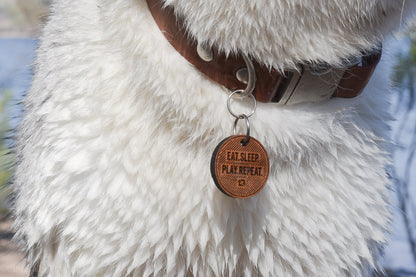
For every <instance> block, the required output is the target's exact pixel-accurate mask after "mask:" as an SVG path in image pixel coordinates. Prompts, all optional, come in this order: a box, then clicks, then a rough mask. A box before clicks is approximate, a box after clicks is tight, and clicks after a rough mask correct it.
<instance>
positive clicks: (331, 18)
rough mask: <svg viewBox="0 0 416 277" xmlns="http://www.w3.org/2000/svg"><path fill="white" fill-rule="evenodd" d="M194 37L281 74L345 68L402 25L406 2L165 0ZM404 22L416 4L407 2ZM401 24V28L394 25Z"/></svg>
mask: <svg viewBox="0 0 416 277" xmlns="http://www.w3.org/2000/svg"><path fill="white" fill-rule="evenodd" d="M162 2H164V3H165V5H169V6H172V7H174V10H175V13H176V14H177V15H179V16H181V17H183V18H184V21H185V25H186V29H187V31H188V32H189V35H190V36H191V37H193V38H195V40H196V41H198V42H206V43H207V44H208V45H209V46H212V45H214V44H215V45H216V46H217V47H218V49H219V51H220V52H223V53H225V54H231V53H234V54H236V53H239V52H241V53H246V54H247V55H248V56H250V57H252V58H253V59H255V60H257V61H259V63H261V64H265V65H266V66H269V67H274V68H276V69H278V70H279V71H283V70H286V69H295V68H296V67H297V65H298V64H299V63H303V62H311V63H320V62H326V63H328V64H331V65H338V66H340V65H342V63H343V62H344V59H346V58H350V57H356V56H359V55H360V53H361V51H362V49H368V50H370V49H372V48H373V47H375V46H376V45H377V44H378V43H379V42H380V41H381V40H382V39H383V36H384V35H386V34H387V33H389V32H390V31H391V30H392V29H393V25H396V26H397V23H398V22H400V18H401V14H402V1H399V2H400V3H398V2H397V1H380V0H366V1H363V0H343V1H327V0H319V1H310V0H229V1H223V0H212V1H203V0H193V1H189V0H162ZM403 5H404V8H403V13H404V14H403V16H402V17H403V18H406V13H407V12H409V11H411V10H412V9H411V8H410V7H407V6H412V5H413V6H415V5H416V4H415V3H414V1H405V2H404V3H403ZM393 23H395V24H393Z"/></svg>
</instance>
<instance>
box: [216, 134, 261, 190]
mask: <svg viewBox="0 0 416 277" xmlns="http://www.w3.org/2000/svg"><path fill="white" fill-rule="evenodd" d="M245 138H246V136H245V135H239V136H232V137H228V138H226V139H224V140H223V141H221V142H220V144H218V146H217V148H216V149H215V151H214V153H213V155H212V158H211V175H212V178H213V179H214V182H215V184H216V185H217V187H218V189H219V190H221V191H222V192H223V193H225V194H226V195H228V196H231V197H234V198H249V197H251V196H253V195H256V194H257V193H258V192H259V191H260V190H261V189H262V188H263V187H264V185H265V184H266V181H267V178H268V177H269V157H268V156H267V152H266V150H265V149H264V147H263V145H261V143H260V142H259V141H258V140H256V139H255V138H252V137H250V140H249V141H248V142H247V143H246V144H244V143H243V141H244V139H245Z"/></svg>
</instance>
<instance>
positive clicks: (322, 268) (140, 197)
mask: <svg viewBox="0 0 416 277" xmlns="http://www.w3.org/2000/svg"><path fill="white" fill-rule="evenodd" d="M166 4H167V5H168V4H169V5H173V6H174V7H175V11H176V12H177V13H178V14H181V15H183V16H185V18H186V23H187V27H188V30H189V33H190V35H192V36H193V37H194V38H196V39H197V40H198V41H204V42H209V43H210V44H213V43H215V44H216V45H218V47H219V48H220V49H221V50H222V51H225V52H227V53H232V52H237V51H242V52H245V53H248V54H249V55H250V56H251V57H253V58H255V59H257V60H258V61H260V62H262V63H264V64H266V65H269V66H274V67H276V68H279V69H283V68H288V67H289V68H290V67H292V68H293V67H295V65H296V64H297V63H299V62H305V61H320V62H322V61H326V62H329V63H331V64H339V63H340V62H341V61H342V59H348V58H350V57H351V56H353V55H357V53H359V51H360V50H362V49H363V48H367V49H368V48H371V47H373V45H374V44H375V43H376V42H378V41H380V40H381V39H382V38H383V37H384V36H385V35H386V34H387V33H388V32H390V31H391V30H392V28H393V25H398V24H400V22H401V18H402V17H403V18H404V17H406V16H407V14H408V13H410V11H411V10H413V8H414V7H413V6H415V4H414V3H413V2H412V1H407V2H402V0H400V1H396V0H382V1H380V0H365V1H364V0H343V1H331V0H318V1H307V0H271V1H270V0H268V1H266V0H243V1H241V0H240V1H237V0H229V1H223V0H211V1H200V0H195V1H185V0H166ZM402 4H403V5H404V6H403V5H402ZM402 11H405V12H402ZM382 69H383V65H380V66H379V69H378V70H377V72H376V74H375V75H374V76H373V78H372V80H371V81H370V84H369V85H368V87H367V88H366V90H365V91H364V93H363V94H362V95H361V96H360V97H357V98H355V99H331V100H329V101H327V102H323V103H315V104H300V105H295V106H279V105H276V104H259V105H258V110H257V112H256V114H255V116H254V117H253V119H252V124H253V136H254V137H256V138H257V139H259V140H260V141H261V142H262V143H263V144H264V146H265V148H266V149H267V151H268V154H269V157H270V162H271V170H270V177H269V180H268V182H267V184H266V187H265V188H264V189H263V191H261V192H260V193H259V194H258V195H257V196H255V197H253V198H250V199H245V200H238V199H232V198H229V197H227V196H225V195H223V194H222V193H221V192H220V191H219V190H218V189H217V188H216V187H215V185H214V183H213V181H212V179H211V176H210V171H209V164H210V158H211V154H212V152H213V150H214V149H215V147H216V145H217V144H218V143H219V142H220V141H221V140H222V139H223V138H225V137H227V136H229V135H231V127H232V122H233V118H232V117H231V116H230V115H229V113H228V111H227V108H226V99H227V94H226V93H224V89H223V88H222V87H220V86H219V85H218V84H216V83H215V82H212V81H211V80H209V79H207V78H206V77H205V76H204V75H202V74H201V73H200V72H198V71H197V70H195V69H194V67H193V66H192V65H190V64H189V63H188V62H187V61H186V60H185V59H184V58H183V57H182V56H180V54H178V53H177V52H176V51H175V50H174V49H173V48H172V47H171V46H170V44H169V42H168V41H167V40H166V39H165V37H164V36H163V34H162V33H161V32H160V30H159V29H158V27H157V26H156V24H155V22H154V20H153V18H152V16H151V14H150V13H149V11H148V7H147V4H146V2H145V1H144V0H73V1H64V0H55V1H54V3H53V5H52V7H51V16H50V19H49V21H48V23H47V24H46V26H45V28H44V31H43V33H42V35H41V37H40V42H39V49H38V52H37V60H36V64H35V74H34V79H33V84H32V87H31V89H30V91H29V92H28V94H27V96H26V98H25V100H24V107H25V114H24V117H23V120H22V122H21V124H20V126H19V128H18V136H17V142H16V152H17V158H16V172H15V178H14V189H15V208H14V213H15V216H16V229H17V239H18V240H20V241H21V242H22V245H23V246H24V248H25V250H26V253H27V258H28V263H29V265H30V266H31V267H33V266H35V265H40V271H39V275H40V276H62V277H65V276H192V275H193V276H257V275H258V276H367V275H371V273H372V271H373V269H374V268H379V264H378V262H379V261H378V260H379V257H380V252H381V247H382V245H383V244H384V243H385V242H386V235H385V233H386V230H387V229H388V225H389V220H390V212H389V209H388V203H389V200H388V198H389V186H390V184H389V180H388V178H387V176H386V172H385V170H386V167H387V166H388V165H389V163H390V159H389V156H388V153H387V151H386V145H387V143H386V140H385V138H386V136H385V134H386V130H387V128H388V126H387V120H388V119H389V115H388V113H387V112H386V111H387V110H388V81H387V80H388V77H387V76H386V75H385V74H383V70H382Z"/></svg>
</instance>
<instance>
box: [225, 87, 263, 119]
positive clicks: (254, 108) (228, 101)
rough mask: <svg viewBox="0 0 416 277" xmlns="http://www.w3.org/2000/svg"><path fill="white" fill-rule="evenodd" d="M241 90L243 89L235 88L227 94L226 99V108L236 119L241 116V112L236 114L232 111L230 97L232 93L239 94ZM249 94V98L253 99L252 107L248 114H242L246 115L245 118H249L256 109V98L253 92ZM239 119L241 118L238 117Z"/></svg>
mask: <svg viewBox="0 0 416 277" xmlns="http://www.w3.org/2000/svg"><path fill="white" fill-rule="evenodd" d="M242 92H243V90H242V89H238V90H235V91H233V92H232V93H231V94H230V95H229V96H228V100H227V108H228V111H229V112H230V114H231V115H232V116H234V117H235V118H236V119H239V118H240V117H241V114H236V113H234V112H233V110H232V109H231V99H232V98H233V96H234V95H236V94H237V95H240V94H241V93H242ZM249 96H250V98H251V99H252V100H253V109H252V110H251V111H250V113H249V114H244V116H245V117H247V118H249V117H250V116H252V115H253V114H254V113H255V112H256V109H257V101H256V98H255V97H254V95H253V94H249ZM240 119H242V118H240Z"/></svg>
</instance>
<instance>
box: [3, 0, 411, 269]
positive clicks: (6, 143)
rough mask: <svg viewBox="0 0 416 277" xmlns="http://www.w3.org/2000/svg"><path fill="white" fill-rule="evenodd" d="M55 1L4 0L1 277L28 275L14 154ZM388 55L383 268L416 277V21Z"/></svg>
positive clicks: (399, 35)
mask: <svg viewBox="0 0 416 277" xmlns="http://www.w3.org/2000/svg"><path fill="white" fill-rule="evenodd" d="M49 1H50V0H0V137H1V138H4V139H2V140H0V277H17V276H29V273H28V271H27V269H25V268H24V262H23V256H21V255H20V254H19V253H18V251H17V250H16V247H15V246H14V245H13V244H12V243H11V242H10V239H11V238H12V236H13V233H12V230H11V228H10V227H11V224H12V220H11V219H10V216H9V212H8V207H9V206H8V201H7V199H8V195H9V193H10V188H9V187H8V185H7V180H8V178H9V177H10V176H11V174H12V161H13V152H12V151H10V148H11V146H12V145H13V141H12V139H11V137H12V134H13V132H11V130H13V128H15V127H16V125H17V124H18V122H19V118H20V116H21V113H22V107H21V105H20V102H21V100H22V98H23V96H24V94H25V92H26V90H27V89H28V87H29V86H30V81H31V77H32V71H31V67H32V63H33V60H34V57H35V51H36V47H37V40H36V37H37V36H38V35H39V32H40V28H41V26H42V24H43V23H44V21H45V20H46V19H47V11H48V5H49ZM384 50H385V51H384V57H383V58H384V59H388V60H389V61H390V62H391V64H392V67H391V69H390V76H391V78H392V80H393V82H394V88H393V90H392V94H393V102H392V106H391V111H392V113H393V115H394V117H395V119H396V120H395V121H394V122H393V125H392V135H393V139H394V143H395V148H394V167H393V168H391V169H390V170H389V174H390V176H391V179H392V181H393V182H394V184H395V189H394V190H393V191H392V192H391V193H392V197H393V198H394V206H393V208H392V209H393V210H394V218H393V227H392V233H391V242H390V243H389V245H388V246H387V247H386V249H385V258H384V267H385V268H386V271H387V273H388V275H389V276H392V277H405V276H406V277H407V276H410V277H412V276H413V277H416V203H415V200H416V161H415V155H416V95H415V90H416V24H411V25H410V26H409V27H408V28H407V29H406V30H404V31H401V32H400V33H397V34H396V35H395V36H394V37H392V38H391V39H389V40H388V41H387V43H385V44H384Z"/></svg>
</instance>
